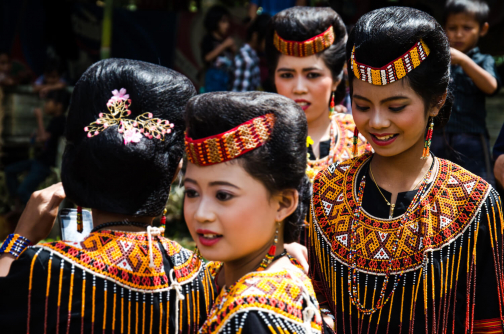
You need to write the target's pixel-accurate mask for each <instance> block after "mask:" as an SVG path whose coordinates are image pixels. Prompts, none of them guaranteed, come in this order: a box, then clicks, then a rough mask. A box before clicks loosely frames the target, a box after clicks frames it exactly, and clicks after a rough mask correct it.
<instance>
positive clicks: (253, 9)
mask: <svg viewBox="0 0 504 334" xmlns="http://www.w3.org/2000/svg"><path fill="white" fill-rule="evenodd" d="M294 6H306V0H252V1H250V4H249V18H250V22H254V20H255V19H256V17H257V15H258V13H257V11H258V10H259V8H261V9H262V10H261V14H268V15H270V16H274V15H276V14H277V13H278V12H281V11H282V10H284V9H287V8H290V7H294Z"/></svg>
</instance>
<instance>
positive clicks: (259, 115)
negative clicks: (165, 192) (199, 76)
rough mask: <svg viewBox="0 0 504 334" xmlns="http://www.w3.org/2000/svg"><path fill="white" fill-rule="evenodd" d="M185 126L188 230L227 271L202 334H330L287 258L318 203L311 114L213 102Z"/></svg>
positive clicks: (215, 96) (272, 99)
mask: <svg viewBox="0 0 504 334" xmlns="http://www.w3.org/2000/svg"><path fill="white" fill-rule="evenodd" d="M186 125H187V132H186V133H187V134H186V151H187V156H188V161H189V163H188V164H187V171H186V177H185V181H184V184H185V188H186V198H185V202H184V214H185V220H186V222H187V225H188V228H189V231H190V232H191V235H192V237H193V238H194V240H195V241H196V244H197V246H198V249H199V251H200V252H201V254H202V255H203V257H205V258H207V259H209V260H212V261H220V264H216V263H212V264H210V267H211V268H212V271H213V272H214V275H215V282H216V285H217V286H218V287H220V290H219V295H218V297H217V299H216V302H215V304H214V307H213V308H212V309H211V311H210V313H209V316H208V320H207V321H206V322H205V324H204V325H203V327H202V329H201V331H200V333H220V332H222V333H244V334H245V333H285V332H288V333H289V332H290V333H307V334H308V333H321V332H322V331H323V330H324V327H323V323H322V320H321V316H320V311H319V310H318V303H317V300H316V299H315V298H314V292H313V286H312V285H311V282H310V280H309V279H308V277H307V276H306V275H305V274H304V273H303V272H302V271H301V270H300V269H299V265H298V264H297V263H296V262H295V260H294V259H292V258H291V257H290V256H289V255H288V254H286V252H285V250H284V243H290V242H293V241H296V240H297V239H298V238H299V233H300V230H301V228H302V226H303V222H304V217H305V215H306V212H307V209H308V205H309V204H308V203H309V200H310V195H311V192H310V182H309V180H308V178H307V176H306V175H305V168H306V131H307V126H306V119H305V117H304V115H303V111H302V110H301V108H299V107H298V106H297V105H296V103H294V102H293V101H292V100H289V99H287V98H285V97H282V96H278V95H275V94H268V93H259V92H255V93H209V94H203V95H199V96H196V97H194V98H192V99H191V100H190V101H189V103H188V105H187V110H186ZM327 330H329V329H327Z"/></svg>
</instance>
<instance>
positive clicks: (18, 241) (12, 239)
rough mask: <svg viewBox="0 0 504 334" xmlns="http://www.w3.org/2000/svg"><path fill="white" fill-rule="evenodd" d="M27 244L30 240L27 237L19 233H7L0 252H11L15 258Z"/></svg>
mask: <svg viewBox="0 0 504 334" xmlns="http://www.w3.org/2000/svg"><path fill="white" fill-rule="evenodd" d="M29 244H30V240H28V239H27V238H25V237H23V236H21V235H19V234H9V235H8V236H7V239H5V241H4V242H3V243H2V247H0V254H11V255H12V256H14V257H15V258H16V259H17V258H18V257H19V256H20V255H21V254H22V253H23V251H24V250H25V249H26V248H27V247H28V245H29Z"/></svg>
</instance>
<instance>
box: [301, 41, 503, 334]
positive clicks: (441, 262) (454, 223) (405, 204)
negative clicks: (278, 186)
mask: <svg viewBox="0 0 504 334" xmlns="http://www.w3.org/2000/svg"><path fill="white" fill-rule="evenodd" d="M420 46H423V48H424V50H428V49H427V48H426V47H425V46H424V44H423V43H420V44H418V43H417V44H416V45H415V46H414V48H418V47H420ZM426 54H428V51H426ZM409 57H411V58H409ZM408 58H409V59H410V61H409V62H408ZM411 59H414V57H412V56H411V50H410V51H408V53H407V54H406V55H403V56H402V60H401V59H399V60H401V61H402V62H404V63H402V65H404V64H406V65H404V66H406V69H407V68H408V67H407V64H411V63H413V66H414V67H416V66H418V64H419V63H418V62H417V61H416V60H415V61H413V60H411ZM399 60H396V62H394V63H396V64H397V63H399ZM352 61H354V71H355V57H352ZM363 66H364V65H359V73H360V74H363V73H371V76H369V75H368V76H367V77H366V78H368V79H369V78H370V77H371V78H372V77H373V72H370V71H371V69H366V68H363ZM413 66H412V67H411V68H410V70H412V68H414V67H413ZM380 71H381V70H380ZM391 73H393V74H394V75H395V77H393V78H392V76H387V77H385V78H384V79H383V81H381V82H382V83H383V82H386V81H387V80H389V79H390V80H392V79H395V80H398V79H400V78H401V75H402V76H404V75H405V74H404V72H401V71H398V70H397V69H395V70H393V71H392V72H391ZM398 73H399V74H400V75H399V77H398V76H397V74H398ZM403 74H404V75H403ZM356 75H357V74H356ZM357 78H359V79H362V78H364V76H363V75H362V76H357ZM371 83H373V82H371ZM431 132H432V131H428V135H427V141H428V140H429V139H430V137H429V133H431ZM428 151H429V150H428V147H427V149H426V150H424V155H425V154H428V153H429V152H428ZM371 159H372V155H371V154H370V153H368V154H365V155H362V156H360V157H357V158H354V159H352V160H348V161H345V162H342V163H339V164H334V165H332V166H330V167H329V168H328V169H326V170H325V171H323V172H322V173H320V174H319V175H318V176H317V177H316V179H315V181H314V186H313V190H314V191H313V193H314V195H313V200H312V212H311V218H312V221H311V224H310V232H309V254H310V255H309V256H310V264H311V275H312V278H313V279H314V285H315V290H316V291H317V295H318V296H319V298H320V300H321V305H322V306H321V307H324V308H327V309H329V311H328V312H327V313H330V314H332V315H333V316H334V317H335V327H336V330H337V331H338V332H340V333H385V332H388V331H390V332H391V333H399V332H404V333H406V332H407V333H424V332H425V333H430V332H432V333H462V332H465V333H483V332H485V333H490V332H491V333H501V332H502V329H503V322H502V319H503V317H502V316H503V307H504V276H503V272H502V268H503V265H504V262H503V249H504V248H503V247H504V240H503V238H502V232H503V224H502V219H503V218H502V211H501V210H502V209H501V208H502V206H501V205H502V203H501V201H500V198H499V196H498V194H497V193H496V191H495V190H494V189H493V188H492V187H491V186H490V185H489V184H487V183H486V182H485V181H484V180H483V179H481V178H480V177H478V176H476V175H474V174H471V173H470V172H468V171H466V170H464V169H462V168H461V167H459V166H457V165H456V164H453V163H451V162H449V161H446V160H442V159H438V158H434V159H433V164H432V166H431V167H430V170H429V172H428V173H427V174H426V175H425V177H424V179H423V181H422V183H421V184H420V187H419V188H418V190H412V191H408V192H404V193H399V194H398V197H397V202H396V203H395V210H390V206H389V205H388V204H389V203H390V199H391V194H390V193H388V192H386V191H385V190H383V189H381V188H379V187H378V185H377V184H376V183H375V182H374V178H373V175H372V171H371V170H370V167H369V166H370V161H371ZM391 215H392V217H390V216H391ZM322 300H323V302H322Z"/></svg>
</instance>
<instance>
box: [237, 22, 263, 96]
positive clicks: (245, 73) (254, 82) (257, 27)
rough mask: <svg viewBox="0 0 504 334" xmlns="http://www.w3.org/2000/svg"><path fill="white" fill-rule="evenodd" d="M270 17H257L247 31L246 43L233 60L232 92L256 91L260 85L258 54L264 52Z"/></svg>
mask: <svg viewBox="0 0 504 334" xmlns="http://www.w3.org/2000/svg"><path fill="white" fill-rule="evenodd" d="M270 18H271V17H270V16H269V15H267V14H262V15H259V16H258V17H257V18H256V19H255V21H254V22H252V24H251V25H250V27H249V28H248V29H247V42H246V43H245V44H244V45H243V46H242V47H241V48H240V50H239V51H238V53H237V54H236V56H235V58H234V63H233V68H234V81H233V89H232V90H233V91H234V92H247V91H253V90H258V88H259V86H260V85H261V70H260V68H259V64H260V60H259V56H258V54H261V53H262V52H264V45H265V42H264V38H265V36H266V31H267V29H268V24H269V21H270Z"/></svg>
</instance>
